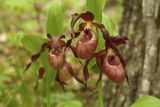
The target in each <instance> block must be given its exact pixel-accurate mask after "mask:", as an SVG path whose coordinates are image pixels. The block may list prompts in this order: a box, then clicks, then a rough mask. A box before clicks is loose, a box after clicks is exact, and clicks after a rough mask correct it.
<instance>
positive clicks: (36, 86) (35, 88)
mask: <svg viewBox="0 0 160 107" xmlns="http://www.w3.org/2000/svg"><path fill="white" fill-rule="evenodd" d="M38 84H39V83H38V79H37V81H36V85H35V86H34V91H36V90H37V88H38Z"/></svg>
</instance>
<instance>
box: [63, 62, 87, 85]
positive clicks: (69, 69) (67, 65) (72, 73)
mask: <svg viewBox="0 0 160 107" xmlns="http://www.w3.org/2000/svg"><path fill="white" fill-rule="evenodd" d="M65 66H66V67H67V69H68V71H69V73H70V74H71V76H73V77H74V78H75V79H76V80H77V81H78V82H80V83H81V84H84V82H83V81H82V80H81V79H79V78H78V77H77V76H76V75H75V73H74V72H73V69H72V67H71V65H70V64H69V63H66V64H65Z"/></svg>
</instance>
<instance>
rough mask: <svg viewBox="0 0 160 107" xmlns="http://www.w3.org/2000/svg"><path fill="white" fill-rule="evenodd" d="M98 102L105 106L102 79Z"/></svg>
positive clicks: (100, 105) (101, 106)
mask: <svg viewBox="0 0 160 107" xmlns="http://www.w3.org/2000/svg"><path fill="white" fill-rule="evenodd" d="M98 102H99V107H104V103H103V86H102V79H101V80H100V81H99V83H98Z"/></svg>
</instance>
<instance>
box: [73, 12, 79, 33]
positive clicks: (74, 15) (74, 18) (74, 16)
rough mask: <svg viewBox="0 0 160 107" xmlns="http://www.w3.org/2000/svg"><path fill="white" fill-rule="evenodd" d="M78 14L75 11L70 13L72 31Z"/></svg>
mask: <svg viewBox="0 0 160 107" xmlns="http://www.w3.org/2000/svg"><path fill="white" fill-rule="evenodd" d="M80 16H81V15H80V14H78V13H75V14H73V15H72V20H71V30H72V31H74V25H75V23H76V22H77V20H78V19H79V18H80Z"/></svg>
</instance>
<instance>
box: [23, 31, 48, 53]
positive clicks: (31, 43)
mask: <svg viewBox="0 0 160 107" xmlns="http://www.w3.org/2000/svg"><path fill="white" fill-rule="evenodd" d="M47 41H48V39H47V38H43V37H41V36H36V35H29V34H28V35H24V37H23V38H22V43H23V46H24V47H25V49H26V50H28V51H29V52H31V53H32V54H35V53H37V52H38V51H39V50H40V48H41V45H42V44H43V43H44V42H47Z"/></svg>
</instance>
